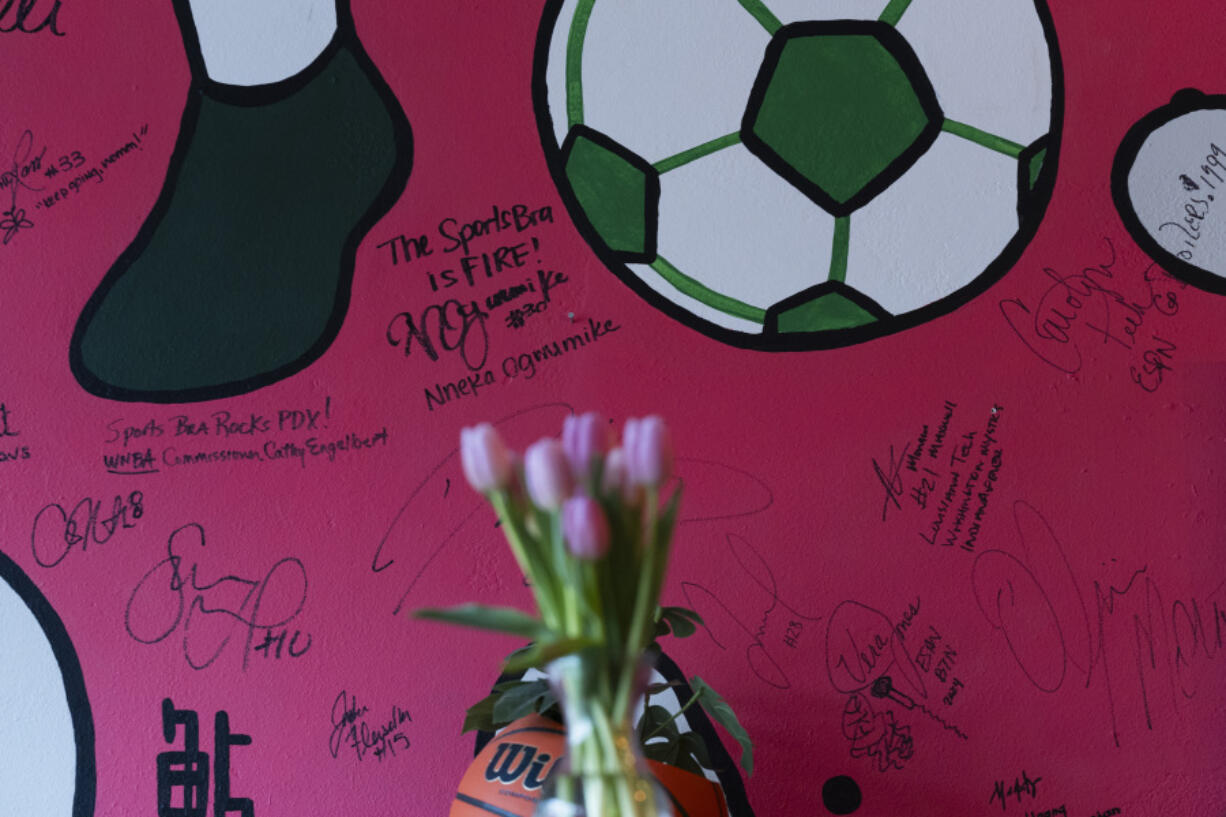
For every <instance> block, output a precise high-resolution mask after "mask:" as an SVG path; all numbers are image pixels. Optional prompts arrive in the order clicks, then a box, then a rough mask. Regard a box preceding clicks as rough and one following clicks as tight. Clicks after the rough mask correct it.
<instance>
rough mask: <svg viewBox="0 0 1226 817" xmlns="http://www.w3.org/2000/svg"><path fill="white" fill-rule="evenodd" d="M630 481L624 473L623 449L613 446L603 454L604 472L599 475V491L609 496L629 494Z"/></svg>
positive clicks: (626, 495)
mask: <svg viewBox="0 0 1226 817" xmlns="http://www.w3.org/2000/svg"><path fill="white" fill-rule="evenodd" d="M629 488H630V483H629V481H628V480H626V475H625V451H624V450H623V449H620V448H614V449H613V450H611V451H609V453H608V454H606V455H604V472H603V474H602V475H601V493H603V494H604V496H609V497H622V498H623V499H625V498H626V497H628V494H629Z"/></svg>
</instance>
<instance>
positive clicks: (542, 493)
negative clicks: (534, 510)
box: [524, 437, 572, 511]
mask: <svg viewBox="0 0 1226 817" xmlns="http://www.w3.org/2000/svg"><path fill="white" fill-rule="evenodd" d="M524 481H525V482H526V483H528V495H529V496H530V497H532V501H533V502H534V503H535V504H536V506H537V507H538V508H540V509H541V510H545V511H556V510H557V509H558V508H560V507H561V506H562V501H563V500H564V499H566V497H568V496H570V491H571V487H572V485H571V478H570V464H569V463H568V462H567V461H566V453H565V452H564V451H563V450H562V444H561V443H559V442H558V441H557V440H555V439H553V438H552V437H546V438H545V439H543V440H539V441H537V442H535V443H533V444H532V445H530V446H528V450H527V451H525V452H524Z"/></svg>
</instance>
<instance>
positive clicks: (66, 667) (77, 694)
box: [0, 552, 98, 817]
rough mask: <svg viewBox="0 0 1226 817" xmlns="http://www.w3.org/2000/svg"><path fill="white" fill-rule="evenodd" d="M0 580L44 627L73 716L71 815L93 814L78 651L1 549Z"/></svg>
mask: <svg viewBox="0 0 1226 817" xmlns="http://www.w3.org/2000/svg"><path fill="white" fill-rule="evenodd" d="M0 580H3V581H5V582H6V583H7V584H8V586H9V587H11V588H12V589H13V592H14V593H16V594H17V597H18V598H20V599H21V600H22V602H24V603H25V605H26V607H27V608H28V609H29V611H30V613H32V614H33V616H34V620H35V621H37V622H38V626H39V627H40V628H41V629H42V631H43V636H44V637H45V638H46V639H47V643H48V644H50V645H51V653H52V655H54V656H55V662H56V663H57V664H58V665H59V667H60V676H61V677H62V678H63V680H64V694H65V696H66V697H67V699H68V712H69V714H70V715H71V717H72V733H73V737H74V738H75V739H76V744H77V762H76V767H77V769H76V786H75V788H74V790H73V794H72V817H93V814H94V801H95V798H96V796H97V787H98V772H97V762H96V759H95V756H94V716H93V713H92V711H91V710H90V708H89V695H88V694H87V693H86V691H85V675H84V674H83V673H82V672H81V662H80V660H79V659H78V658H77V651H76V649H75V648H74V647H73V646H72V639H71V638H69V637H68V630H66V629H65V628H64V622H63V621H61V620H60V617H59V615H58V614H56V612H55V608H54V607H52V606H51V602H49V601H47V597H46V596H44V595H43V594H42V591H40V590H39V589H38V587H37V585H35V584H34V582H33V581H32V580H31V579H30V577H29V576H27V575H26V574H25V571H23V570H22V569H21V568H20V567H18V565H17V563H16V562H14V561H13V560H12V559H10V558H9V557H8V556H6V555H5V554H4V553H3V552H0Z"/></svg>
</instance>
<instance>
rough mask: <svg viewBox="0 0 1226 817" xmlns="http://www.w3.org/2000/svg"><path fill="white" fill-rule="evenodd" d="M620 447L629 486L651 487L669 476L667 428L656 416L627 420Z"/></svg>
mask: <svg viewBox="0 0 1226 817" xmlns="http://www.w3.org/2000/svg"><path fill="white" fill-rule="evenodd" d="M624 445H625V448H626V471H627V474H628V475H629V478H630V482H631V484H634V485H647V486H654V485H659V484H661V483H662V482H664V481H665V480H667V479H668V478H669V477H670V476H672V472H673V447H672V441H671V439H670V438H669V434H668V427H667V426H666V425H664V421H663V420H661V419H660V418H659V417H657V416H655V415H652V416H650V417H644V418H643V419H641V420H628V421H627V422H626V432H625V440H624Z"/></svg>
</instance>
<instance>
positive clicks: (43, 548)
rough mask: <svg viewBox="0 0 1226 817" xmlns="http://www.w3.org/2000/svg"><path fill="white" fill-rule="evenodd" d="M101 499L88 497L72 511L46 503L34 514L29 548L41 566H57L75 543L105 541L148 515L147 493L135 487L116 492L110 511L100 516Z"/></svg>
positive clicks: (87, 546)
mask: <svg viewBox="0 0 1226 817" xmlns="http://www.w3.org/2000/svg"><path fill="white" fill-rule="evenodd" d="M101 513H102V500H97V501H95V500H94V499H93V498H92V497H86V498H85V499H82V500H81V501H80V502H78V503H77V504H76V505H74V506H73V508H72V511H71V512H69V511H67V510H65V509H64V506H63V505H60V504H59V503H58V502H52V503H51V504H50V505H47V506H45V507H44V508H42V510H40V511H39V512H38V513H37V514H36V515H35V516H34V525H33V526H32V528H31V530H30V550H31V552H32V553H33V554H34V561H36V562H38V564H39V565H40V566H42V567H55V566H56V565H58V564H59V563H60V562H62V561H64V559H65V558H67V556H68V554H69V553H70V552H72V549H73V548H75V547H78V546H79V547H80V548H81V550H82V551H85V550H87V549H88V548H89V546H90V545H91V544H94V545H105V544H106V543H107V542H109V541H110V540H111V539H112V538H113V537H114V536H115V534H116V533H118V532H120V531H124V530H129V529H131V528H134V527H136V523H137V521H138V520H139V519H140V518H141V517H143V516H144V515H145V504H144V494H142V493H141V492H140V491H132V492H130V493H129V494H128V496H127V497H126V498H125V497H123V496H116V497H115V498H114V501H113V502H112V503H111V509H110V515H109V516H103V517H102V518H99V516H100V514H101Z"/></svg>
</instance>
